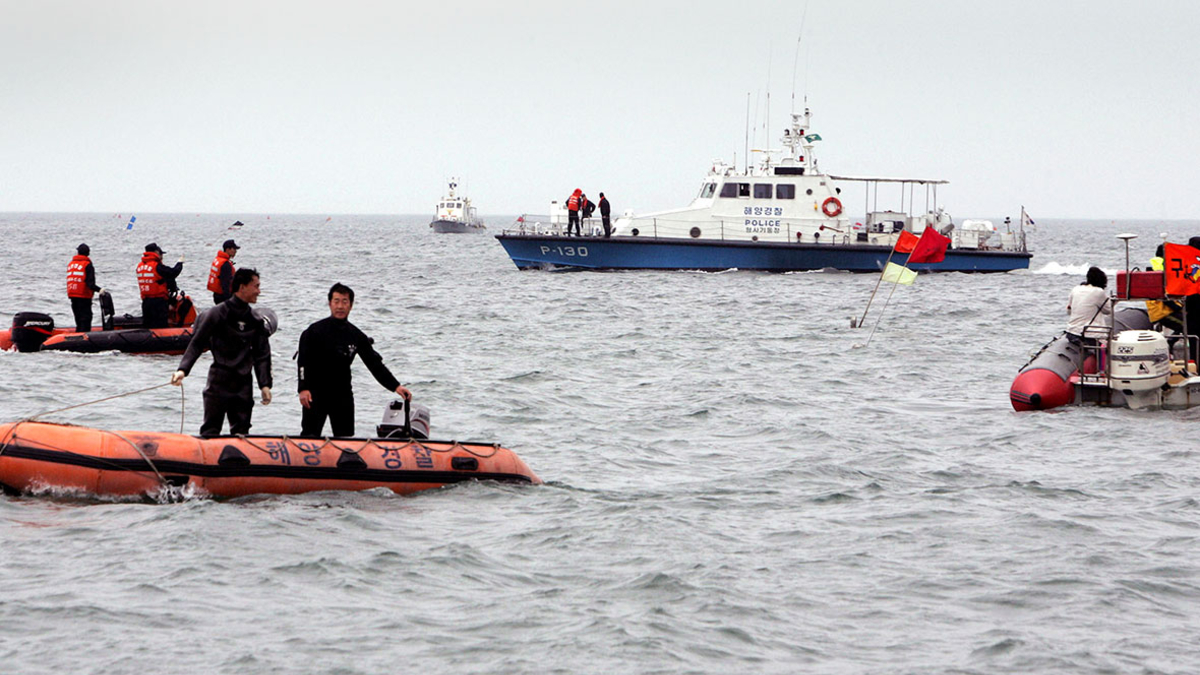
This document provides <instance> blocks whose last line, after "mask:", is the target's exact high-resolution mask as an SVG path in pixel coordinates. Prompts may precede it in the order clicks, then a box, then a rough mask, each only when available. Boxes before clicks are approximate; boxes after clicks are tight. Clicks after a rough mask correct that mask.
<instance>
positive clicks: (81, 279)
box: [67, 244, 104, 333]
mask: <svg viewBox="0 0 1200 675" xmlns="http://www.w3.org/2000/svg"><path fill="white" fill-rule="evenodd" d="M75 251H76V255H75V257H74V258H71V262H70V263H68V264H67V297H68V298H70V299H71V312H72V313H73V314H74V315H75V330H76V331H77V332H79V333H87V332H89V331H91V330H92V297H93V296H94V295H95V294H96V293H97V292H103V291H104V289H103V288H100V287H99V286H97V285H96V268H95V267H93V266H92V261H91V259H90V258H88V255H90V254H91V252H92V249H91V248H89V247H88V245H87V244H80V245H79V246H77V247H76V248H75Z"/></svg>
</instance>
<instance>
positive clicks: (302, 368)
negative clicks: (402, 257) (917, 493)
mask: <svg viewBox="0 0 1200 675" xmlns="http://www.w3.org/2000/svg"><path fill="white" fill-rule="evenodd" d="M353 307H354V291H353V290H352V289H351V288H350V287H349V286H345V285H343V284H334V285H333V286H332V287H331V288H330V289H329V316H328V317H326V318H324V319H321V320H320V321H317V322H316V323H314V324H312V325H311V326H309V327H308V328H306V329H305V330H304V332H303V333H301V334H300V350H299V352H297V356H296V365H297V369H298V371H299V372H298V378H297V379H298V385H297V386H298V391H299V393H300V405H301V406H302V407H303V408H304V410H303V411H302V413H301V422H300V426H301V430H300V435H301V436H309V437H317V436H321V432H322V431H323V430H324V428H325V418H326V417H328V418H329V426H330V428H331V429H332V431H333V435H334V436H353V435H354V390H353V387H352V386H351V383H350V364H351V363H352V362H353V361H354V357H355V355H358V356H359V357H360V358H361V359H362V362H363V363H364V364H366V366H367V369H368V370H370V371H371V374H372V375H374V376H375V380H376V381H377V382H379V384H381V385H383V388H384V389H387V390H388V391H394V392H396V393H397V394H399V395H401V396H403V397H404V398H405V399H409V398H411V397H412V394H411V393H410V392H409V391H408V389H406V388H404V387H403V386H401V385H400V382H399V381H398V380H397V379H396V378H395V376H393V375H392V373H391V371H389V370H388V369H387V366H385V365H383V357H381V356H380V355H379V352H377V351H375V347H373V346H372V342H373V341H372V340H371V338H369V337H367V336H366V334H364V333H363V332H362V331H361V330H359V329H358V328H357V327H356V326H355V325H354V324H352V323H350V322H349V321H348V320H347V317H349V316H350V310H351V309H353Z"/></svg>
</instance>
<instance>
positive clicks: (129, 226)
mask: <svg viewBox="0 0 1200 675" xmlns="http://www.w3.org/2000/svg"><path fill="white" fill-rule="evenodd" d="M135 222H137V216H129V224H128V225H126V226H125V231H126V232H128V231H129V230H132V229H133V224H134V223H135Z"/></svg>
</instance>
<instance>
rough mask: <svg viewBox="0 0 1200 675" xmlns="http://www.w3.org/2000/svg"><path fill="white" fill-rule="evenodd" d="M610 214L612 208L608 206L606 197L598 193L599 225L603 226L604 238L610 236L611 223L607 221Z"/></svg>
mask: <svg viewBox="0 0 1200 675" xmlns="http://www.w3.org/2000/svg"><path fill="white" fill-rule="evenodd" d="M611 213H612V207H611V206H609V205H608V197H605V196H604V193H603V192H601V193H600V224H602V225H603V226H604V237H605V238H608V237H611V236H612V223H611V222H610V221H609V215H610V214H611Z"/></svg>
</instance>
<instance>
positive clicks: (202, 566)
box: [0, 214, 1200, 674]
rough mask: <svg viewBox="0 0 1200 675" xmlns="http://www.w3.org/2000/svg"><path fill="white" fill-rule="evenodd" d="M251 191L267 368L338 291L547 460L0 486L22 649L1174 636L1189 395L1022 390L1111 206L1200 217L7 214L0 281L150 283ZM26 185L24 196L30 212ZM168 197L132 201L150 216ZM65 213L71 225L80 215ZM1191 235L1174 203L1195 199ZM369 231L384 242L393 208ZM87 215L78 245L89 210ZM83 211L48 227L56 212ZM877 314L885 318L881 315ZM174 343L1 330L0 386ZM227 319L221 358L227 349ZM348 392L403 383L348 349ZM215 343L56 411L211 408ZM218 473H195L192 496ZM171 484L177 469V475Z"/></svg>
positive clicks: (474, 426)
mask: <svg viewBox="0 0 1200 675" xmlns="http://www.w3.org/2000/svg"><path fill="white" fill-rule="evenodd" d="M235 218H236V219H239V220H241V221H243V222H244V223H246V225H245V226H244V227H243V228H242V229H241V230H240V231H239V233H238V236H237V238H238V242H239V244H241V245H242V249H241V251H240V252H239V255H238V259H237V262H239V263H240V264H242V265H247V266H253V267H256V268H257V269H258V270H259V271H260V272H261V273H262V275H263V276H262V280H263V281H262V285H263V296H262V298H261V300H260V302H261V303H262V304H264V305H266V306H270V307H272V308H273V309H275V310H276V312H277V314H278V315H279V317H280V320H281V326H280V330H279V332H278V333H277V334H276V336H275V337H274V338H273V340H272V344H273V348H274V372H275V378H276V382H275V390H276V401H275V402H274V403H273V404H272V405H270V406H267V407H263V406H258V407H257V408H256V409H255V412H254V430H255V431H261V432H264V433H269V432H274V433H295V432H296V431H298V428H299V418H300V409H299V405H298V403H297V402H296V399H295V396H294V394H293V393H292V392H294V391H295V387H296V378H295V372H294V362H293V361H292V360H291V357H292V354H293V353H294V352H295V348H296V341H297V339H298V336H299V334H300V332H301V331H302V330H303V329H304V327H305V326H307V325H308V324H309V323H311V322H312V321H315V320H317V319H320V318H322V317H323V316H325V315H326V314H327V313H328V310H327V305H326V296H325V294H326V291H327V289H328V287H329V285H330V284H331V283H333V281H335V280H336V281H342V282H343V283H347V284H349V285H351V286H352V287H354V288H355V290H356V292H357V297H356V303H355V307H354V310H353V314H352V315H351V320H353V321H354V322H355V323H356V324H357V325H358V326H359V327H360V328H362V329H363V330H364V331H365V332H367V334H369V335H371V336H372V337H374V338H375V346H376V348H377V349H378V350H379V351H380V353H381V354H382V355H383V356H384V359H385V362H386V363H387V364H388V365H389V367H390V368H391V369H392V370H393V372H394V373H395V374H396V375H397V377H399V378H400V380H401V381H403V382H408V383H411V384H410V385H409V386H410V387H411V388H412V389H413V391H414V392H415V394H416V396H417V399H418V401H420V402H422V403H424V404H426V405H428V406H430V408H431V409H432V424H433V429H434V433H435V435H439V436H447V437H458V438H475V439H481V440H495V441H498V442H502V443H504V444H505V445H507V446H509V447H512V448H514V449H515V450H516V451H517V452H518V453H519V454H520V455H521V456H522V457H523V458H524V459H525V460H526V461H527V462H528V463H529V465H530V466H531V467H532V468H533V469H534V470H535V471H537V472H538V473H539V474H540V475H541V476H542V477H543V478H544V479H546V480H547V485H545V486H542V487H538V488H532V487H528V486H525V487H520V486H512V485H493V484H486V483H478V484H464V485H458V486H455V487H452V488H447V489H440V490H432V491H428V492H425V493H422V494H419V495H415V496H410V497H398V496H396V495H394V494H392V493H391V492H388V491H386V490H372V491H368V492H364V493H336V492H324V493H315V494H308V495H295V496H278V497H265V496H264V497H250V498H245V499H239V500H230V501H219V500H211V499H204V498H202V497H203V496H202V495H191V497H193V498H192V499H186V500H183V501H178V502H175V503H161V504H160V503H149V502H147V501H139V502H134V503H127V502H113V501H106V500H96V499H94V498H89V497H88V496H86V495H79V494H65V493H58V492H55V491H53V490H48V491H47V492H46V493H44V494H38V495H24V496H7V497H0V541H2V542H3V546H2V549H0V550H3V556H0V560H3V564H0V636H3V637H0V655H2V656H3V659H4V663H5V671H6V672H13V673H39V672H52V671H61V672H104V673H134V672H144V671H148V670H162V669H164V668H166V669H168V670H172V671H180V672H228V673H233V672H236V673H239V674H241V673H279V672H285V673H293V672H294V673H310V672H317V673H376V672H393V671H396V670H412V671H430V672H447V673H456V672H463V673H469V672H471V673H473V672H533V671H536V672H554V673H577V672H639V673H640V672H648V673H727V672H756V673H757V672H768V673H790V672H796V671H797V670H801V671H812V672H834V673H859V672H881V673H882V672H896V673H909V672H964V673H1005V672H1011V673H1027V672H1078V673H1092V672H1124V671H1129V670H1140V669H1146V670H1148V671H1154V672H1186V671H1187V670H1188V669H1189V667H1190V664H1194V663H1197V662H1200V647H1197V646H1196V645H1195V644H1193V642H1194V641H1189V640H1187V639H1183V638H1182V637H1181V636H1188V635H1191V634H1193V633H1194V627H1193V626H1194V623H1195V621H1194V615H1195V611H1194V605H1195V602H1196V599H1197V593H1196V589H1197V588H1198V587H1200V567H1198V566H1197V565H1195V564H1193V563H1191V562H1190V561H1191V559H1192V558H1194V552H1195V545H1196V541H1197V538H1196V534H1195V533H1196V531H1197V529H1198V525H1200V516H1198V514H1197V510H1196V504H1197V501H1196V495H1195V486H1196V485H1198V484H1200V470H1197V468H1196V467H1195V466H1194V462H1191V461H1189V460H1191V459H1193V458H1194V456H1195V452H1194V451H1193V450H1192V448H1193V447H1194V445H1195V442H1194V437H1195V424H1196V420H1197V418H1198V417H1200V410H1193V411H1179V412H1164V413H1156V414H1153V415H1151V414H1145V413H1143V414H1138V413H1131V412H1129V411H1124V410H1112V409H1097V408H1071V409H1064V410H1062V411H1061V412H1059V413H1058V414H1052V415H1051V414H1038V413H1022V414H1018V413H1014V412H1013V411H1012V409H1011V407H1010V406H1009V403H1008V400H1007V391H1008V386H1009V384H1010V383H1011V381H1012V377H1013V376H1014V375H1015V373H1016V370H1017V368H1019V367H1020V366H1021V364H1023V363H1024V362H1025V361H1026V359H1027V358H1028V355H1029V352H1030V350H1031V349H1034V348H1036V347H1038V346H1040V345H1042V344H1044V343H1045V342H1046V341H1047V340H1048V339H1049V338H1050V337H1052V336H1053V335H1055V334H1057V333H1058V332H1060V331H1061V330H1062V328H1063V327H1064V324H1065V321H1066V315H1065V312H1064V309H1063V308H1064V305H1065V299H1066V296H1067V293H1068V292H1069V291H1070V289H1071V287H1072V286H1074V285H1076V284H1078V283H1079V282H1080V281H1081V280H1082V277H1083V275H1084V274H1085V273H1086V270H1087V268H1088V267H1089V266H1091V265H1099V266H1101V267H1102V268H1104V269H1106V270H1114V271H1115V270H1116V269H1120V268H1123V267H1124V249H1123V248H1118V243H1119V242H1117V241H1116V240H1115V239H1114V238H1113V237H1114V235H1115V234H1117V233H1120V232H1125V231H1133V232H1137V233H1140V234H1141V235H1142V236H1141V238H1139V239H1137V240H1134V242H1133V249H1132V251H1131V259H1132V260H1134V261H1135V262H1136V261H1144V259H1146V258H1148V257H1149V256H1150V255H1151V254H1152V251H1151V250H1150V243H1157V241H1158V237H1157V234H1158V232H1159V231H1161V230H1163V229H1170V230H1172V231H1176V230H1177V231H1178V232H1180V233H1185V232H1190V231H1200V227H1196V224H1194V223H1181V224H1172V225H1169V226H1168V227H1166V228H1164V226H1163V224H1162V223H1159V222H1154V223H1107V222H1105V223H1099V224H1097V223H1065V222H1054V221H1053V220H1051V219H1045V218H1039V231H1038V232H1037V233H1036V234H1034V235H1032V236H1031V237H1030V241H1031V243H1032V245H1033V247H1034V248H1035V257H1034V259H1033V264H1032V270H1033V272H1032V273H1030V274H1006V275H965V274H946V275H932V274H931V275H922V276H921V277H920V278H919V279H918V281H917V283H916V284H915V285H913V286H911V287H900V288H898V289H896V291H895V293H893V294H891V296H890V298H889V297H888V296H885V295H883V294H880V295H879V296H878V297H877V298H876V300H875V302H873V303H872V305H871V309H870V311H869V313H868V314H867V320H866V322H865V325H864V327H863V328H850V326H849V321H848V318H849V317H851V316H854V317H858V316H861V314H862V312H863V310H864V308H865V306H866V304H867V299H868V297H869V296H870V295H871V292H872V289H873V287H874V285H875V282H876V277H874V276H870V275H849V274H821V273H814V274H781V275H776V274H761V273H754V272H737V273H732V272H730V273H717V274H712V273H677V272H627V273H621V274H595V273H577V274H552V273H544V272H524V273H523V272H519V271H517V270H516V268H515V266H513V265H512V263H511V262H510V261H509V260H508V259H507V258H506V257H505V255H504V253H503V250H502V249H501V247H500V246H499V245H498V244H497V243H496V242H495V241H494V239H493V238H492V237H486V236H475V237H471V236H458V235H437V234H433V233H431V232H429V231H428V228H427V222H428V219H427V218H424V217H413V218H388V217H378V216H377V217H355V216H340V217H337V218H336V219H335V220H333V221H330V222H328V223H327V222H325V219H324V218H317V217H287V216H274V217H273V218H271V219H270V220H267V219H266V218H265V216H246V215H237V216H229V217H225V216H193V215H191V214H188V215H171V216H158V215H154V214H144V215H143V214H139V217H138V223H139V227H140V228H141V229H139V230H137V231H135V232H134V233H132V234H128V233H125V232H124V231H123V230H121V229H120V228H121V226H123V225H124V223H125V222H126V221H127V220H128V218H127V217H126V218H123V219H120V221H119V222H117V221H116V220H114V219H113V218H111V217H106V216H89V215H62V216H59V215H45V214H36V215H27V214H26V215H20V216H0V227H2V228H4V232H5V236H6V255H5V256H2V257H0V274H3V275H4V276H5V277H6V278H9V279H13V278H19V279H21V280H22V281H21V283H10V284H3V285H0V313H4V314H7V315H11V314H13V313H15V312H17V311H24V310H37V311H48V312H49V313H51V314H52V315H54V316H55V318H56V319H57V320H58V321H59V322H60V323H65V322H67V321H69V309H68V305H67V302H66V299H65V297H62V296H63V293H62V278H61V276H62V273H63V272H64V269H65V265H66V261H67V260H68V259H69V257H70V254H71V252H72V251H73V248H74V245H75V244H77V243H78V242H75V241H74V239H75V238H79V239H81V240H83V241H87V242H88V243H89V244H90V245H91V247H92V258H93V260H95V262H96V266H97V274H98V277H99V282H100V284H101V285H103V286H105V287H108V288H110V289H112V292H113V295H114V297H115V299H116V301H117V304H118V311H133V310H134V308H135V307H136V300H135V299H136V297H137V291H136V288H135V284H134V276H133V266H134V265H135V264H136V260H137V258H138V256H139V255H140V250H141V247H142V246H143V245H144V244H145V243H146V242H148V241H151V240H153V241H157V242H158V243H159V244H161V245H163V247H164V248H166V249H167V250H168V254H169V257H170V255H173V254H177V253H185V254H186V257H187V261H188V262H187V263H185V268H184V277H183V285H184V288H185V289H186V290H189V291H191V292H192V294H193V296H194V297H196V298H197V299H198V302H199V304H200V305H201V306H207V304H208V299H207V297H206V295H207V294H205V293H204V292H203V291H202V286H203V282H204V279H205V278H206V275H207V264H208V261H209V260H211V256H212V254H213V253H214V252H215V251H214V250H213V248H212V242H214V241H220V240H221V239H222V238H224V236H225V235H224V232H225V227H227V225H228V223H229V222H232V221H233V220H234V219H235ZM16 223H20V227H16V226H15V224H16ZM143 223H144V225H143ZM64 231H69V232H71V236H72V240H71V241H69V242H66V243H61V246H60V244H59V242H61V240H62V239H63V237H62V236H61V233H62V232H64ZM1184 238H1186V237H1184ZM367 243H370V245H369V246H368V245H367ZM68 244H69V245H68ZM60 249H61V250H60ZM871 330H875V334H874V336H873V338H872V339H871V342H870V345H869V346H865V345H866V342H867V339H866V337H867V335H868V334H869V332H870V331H871ZM176 363H177V361H176V358H175V357H130V356H120V355H113V354H106V355H95V356H89V357H86V358H79V357H76V356H72V355H67V354H54V353H46V354H16V353H0V419H2V420H4V421H9V420H12V419H16V418H18V417H22V416H25V415H28V414H31V413H33V412H36V411H39V410H50V409H55V408H62V407H66V406H69V405H73V404H75V403H79V402H82V401H86V400H92V399H99V398H104V397H107V396H113V395H117V394H121V393H123V392H128V391H132V390H136V389H140V388H143V387H146V386H148V385H149V384H152V383H156V382H162V381H165V380H166V379H167V378H168V377H169V376H170V373H171V372H172V371H173V370H174V368H175V365H176ZM207 363H208V361H207V357H205V358H203V359H202V360H201V363H200V364H199V365H198V366H197V373H202V372H203V371H204V369H206V367H207ZM354 376H355V383H356V401H357V406H358V408H357V426H358V430H359V431H360V432H366V431H367V430H369V429H370V428H372V427H373V425H374V424H375V423H376V422H377V421H378V420H379V419H380V418H381V416H382V413H383V410H384V407H385V406H386V404H387V402H388V401H389V400H390V398H391V396H390V395H389V393H388V392H386V391H385V390H383V388H382V387H380V386H379V385H378V384H377V383H375V382H374V380H373V378H372V377H371V376H370V374H369V373H368V372H367V371H366V369H365V368H364V367H362V366H355V370H354ZM202 388H203V377H199V376H194V377H192V378H189V381H188V382H187V383H185V387H184V391H185V394H186V399H184V403H185V410H183V411H181V409H180V397H179V393H178V391H177V390H174V389H173V388H171V389H170V391H164V390H156V391H153V392H147V393H144V394H139V395H136V396H128V397H124V398H118V399H114V400H111V401H106V402H104V403H100V404H97V405H94V406H88V407H85V408H79V409H76V410H72V411H68V412H64V413H62V414H61V415H56V416H54V417H53V418H54V419H58V420H60V421H65V422H73V423H79V424H88V425H93V426H100V427H104V428H110V429H139V428H140V429H155V430H174V429H177V428H178V425H179V421H180V418H181V412H182V416H183V419H184V421H185V425H186V427H187V428H188V429H192V430H194V429H195V428H196V427H198V426H199V423H200V414H201V406H202V403H201V399H200V392H201V390H202ZM195 497H200V498H195ZM162 501H168V502H174V501H175V500H172V499H164V500H162Z"/></svg>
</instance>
